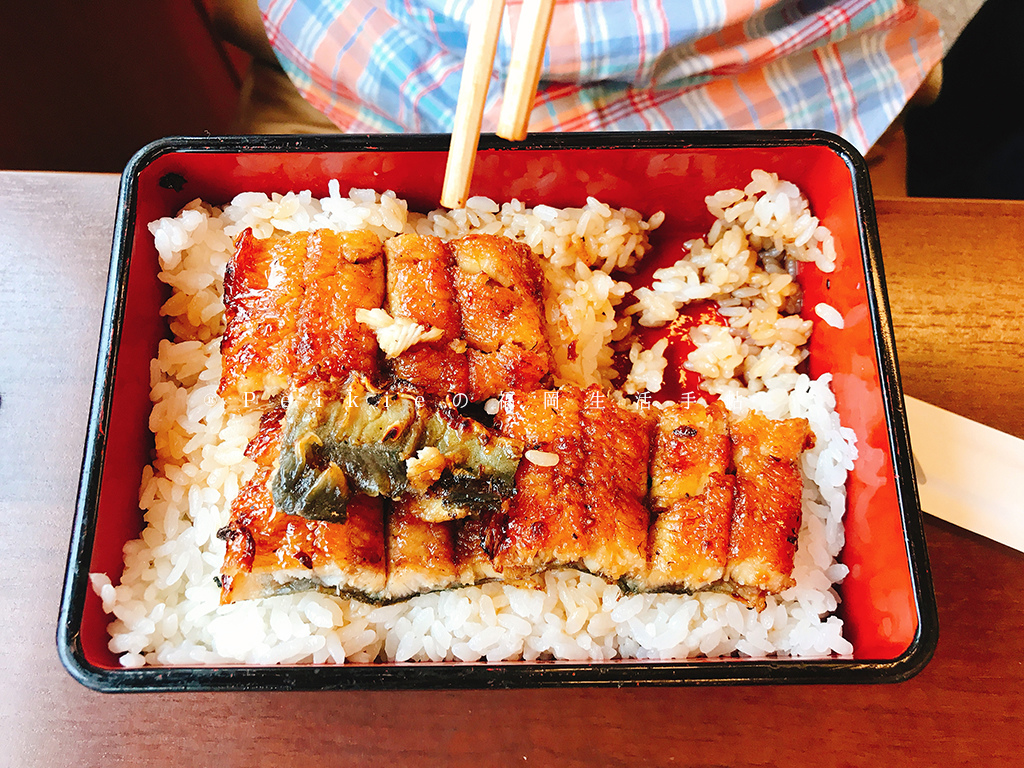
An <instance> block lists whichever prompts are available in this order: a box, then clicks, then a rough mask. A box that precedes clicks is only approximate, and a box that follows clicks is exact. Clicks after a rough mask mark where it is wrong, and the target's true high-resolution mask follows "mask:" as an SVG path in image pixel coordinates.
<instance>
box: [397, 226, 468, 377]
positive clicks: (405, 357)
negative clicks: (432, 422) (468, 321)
mask: <svg viewBox="0 0 1024 768" xmlns="http://www.w3.org/2000/svg"><path fill="white" fill-rule="evenodd" d="M384 253H385V256H386V259H387V287H388V292H387V299H388V311H389V312H390V313H391V315H392V317H408V318H410V319H411V320H414V321H415V322H416V323H418V324H419V325H421V326H423V327H434V328H438V329H440V330H441V333H442V336H441V338H440V339H437V340H435V341H429V342H422V343H420V344H416V345H415V346H413V347H412V348H410V349H408V350H406V351H405V352H403V353H402V354H400V355H398V357H396V358H395V359H394V360H392V361H391V371H392V374H393V375H394V376H395V377H396V378H398V379H402V380H405V381H408V382H409V383H410V384H412V385H413V386H414V387H416V388H418V389H419V390H421V391H422V392H425V393H427V394H432V395H455V394H459V393H466V394H467V395H468V394H469V361H468V359H467V357H466V354H465V346H466V345H465V342H463V341H462V316H461V312H460V310H459V303H458V300H457V298H456V296H455V286H454V283H453V278H452V269H453V268H454V266H453V260H452V253H451V250H450V249H449V248H448V247H447V246H446V245H445V244H444V242H442V241H441V239H440V238H437V237H421V236H419V235H399V236H397V237H392V238H390V239H388V240H386V241H385V243H384Z"/></svg>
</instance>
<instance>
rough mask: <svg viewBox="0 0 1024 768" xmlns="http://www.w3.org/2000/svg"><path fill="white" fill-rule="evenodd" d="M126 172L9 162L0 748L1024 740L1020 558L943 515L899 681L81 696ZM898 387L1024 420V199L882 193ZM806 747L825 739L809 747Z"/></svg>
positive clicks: (0, 485)
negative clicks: (96, 443)
mask: <svg viewBox="0 0 1024 768" xmlns="http://www.w3.org/2000/svg"><path fill="white" fill-rule="evenodd" d="M116 191H117V179H116V177H112V176H86V175H82V176H76V175H64V174H61V175H56V174H12V173H0V397H2V404H0V439H2V443H3V445H4V446H5V451H4V457H3V461H2V462H0V531H2V535H0V562H2V563H4V564H5V571H6V575H7V576H6V581H7V584H6V586H5V588H4V589H3V590H2V593H0V594H2V596H0V680H2V681H3V682H2V691H0V764H3V765H13V766H25V765H39V766H58V765H78V764H93V765H111V764H121V763H124V764H130V765H135V764H141V763H153V764H157V765H175V766H177V765H202V764H207V765H208V764H211V763H212V760H213V758H212V753H214V752H215V753H216V754H217V755H218V756H219V757H218V758H217V759H218V761H219V762H220V763H221V764H223V765H240V766H242V765H244V766H263V765H265V766H283V765H289V764H296V765H304V766H305V765H319V764H321V763H327V762H332V763H333V762H338V763H342V764H346V765H355V764H365V765H372V766H376V767H377V768H381V767H382V766H390V765H410V764H412V765H433V764H442V765H472V766H480V765H497V764H515V765H523V764H526V765H535V764H558V765H561V766H568V765H586V766H605V765H623V766H637V765H647V764H667V763H679V764H684V763H704V764H716V765H738V764H761V765H790V764H799V763H804V762H811V761H812V760H813V761H814V763H815V764H819V765H833V764H872V765H874V764H883V765H885V764H888V763H889V762H890V761H891V762H893V763H898V764H904V763H907V764H910V763H914V764H918V763H919V764H931V765H935V764H945V763H947V762H949V761H951V760H952V759H954V758H955V759H956V761H957V762H970V763H974V764H986V765H988V764H994V763H1005V762H1010V761H1015V760H1019V759H1020V758H1021V755H1022V754H1024V633H1022V631H1021V630H1022V629H1024V621H1022V619H1021V616H1022V613H1021V609H1020V595H1021V594H1022V592H1024V555H1022V554H1020V553H1018V552H1015V551H1012V550H1009V549H1007V548H1005V547H1003V546H1001V545H998V544H994V543H992V542H989V541H987V540H984V539H981V538H979V537H977V536H974V535H972V534H969V533H966V532H964V531H962V530H959V529H956V528H953V527H952V526H948V525H945V524H943V523H941V522H938V521H935V520H929V522H928V524H927V536H928V549H929V553H930V556H931V563H932V568H933V570H934V577H935V588H936V592H937V595H938V605H939V617H940V624H941V628H940V640H939V646H938V651H937V653H936V655H935V658H934V659H933V661H932V662H931V663H930V664H929V665H928V666H927V667H926V668H925V670H924V671H923V672H922V673H921V674H920V675H918V676H917V677H915V678H914V679H912V680H910V681H909V682H906V683H903V684H899V685H881V686H802V687H731V688H715V689H700V688H675V689H640V690H604V689H601V690H598V689H581V690H578V689H561V690H523V691H465V692H462V691H460V692H424V693H417V692H409V693H335V692H331V693H260V694H239V693H218V694H161V695H155V694H136V695H120V696H111V695H103V694H99V693H93V692H92V691H89V690H87V689H85V688H83V687H82V686H80V685H79V684H78V683H76V682H74V681H73V680H72V679H71V677H69V676H68V674H67V673H66V672H65V671H64V670H63V668H62V667H61V665H60V662H59V661H58V658H57V652H56V645H55V639H54V635H55V626H56V618H57V607H58V603H59V599H60V588H61V580H62V578H63V573H64V565H65V558H66V555H67V544H68V536H69V531H70V527H71V520H72V511H73V508H74V500H75V494H76V488H77V482H78V473H79V465H80V461H81V451H82V444H83V439H84V434H85V421H86V413H87V410H88V401H89V392H90V389H91V386H92V377H93V365H94V356H95V351H96V345H97V339H98V327H99V322H100V313H101V309H102V303H103V288H104V283H105V277H106V261H107V258H108V253H109V245H110V231H111V226H112V219H113V211H114V204H115V198H116ZM878 217H879V224H880V227H881V234H882V245H883V252H884V256H885V262H886V265H887V268H888V270H887V271H888V276H889V278H888V282H889V298H890V303H891V305H892V312H893V317H894V321H895V325H896V337H897V342H898V346H899V355H900V358H901V362H902V365H903V377H904V383H905V386H906V391H907V392H908V393H909V394H912V395H915V396H917V397H920V398H922V399H924V400H928V401H930V402H932V403H935V404H936V405H939V406H942V407H944V408H947V409H950V410H952V411H955V412H957V413H960V414H962V415H965V416H968V417H971V418H974V419H977V420H979V421H982V422H985V423H986V424H990V425H992V426H994V427H997V428H1000V429H1003V430H1005V431H1008V432H1011V433H1012V434H1015V435H1017V436H1018V437H1024V405H1022V402H1024V375H1022V369H1024V364H1022V363H1021V362H1020V357H1021V355H1020V352H1019V350H1020V339H1021V337H1022V332H1024V327H1022V321H1021V317H1022V313H1021V310H1020V297H1021V296H1022V295H1024V277H1022V270H1021V267H1022V266H1024V203H1001V202H978V201H967V202H965V201H948V200H895V199H892V200H880V201H879V203H878ZM812 756H814V757H812Z"/></svg>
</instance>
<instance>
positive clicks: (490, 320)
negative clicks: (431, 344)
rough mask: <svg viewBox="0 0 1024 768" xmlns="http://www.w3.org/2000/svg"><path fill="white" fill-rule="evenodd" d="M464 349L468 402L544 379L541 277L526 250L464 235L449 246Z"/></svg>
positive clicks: (546, 349)
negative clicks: (467, 376) (466, 357)
mask: <svg viewBox="0 0 1024 768" xmlns="http://www.w3.org/2000/svg"><path fill="white" fill-rule="evenodd" d="M448 245H449V247H450V248H451V251H452V255H453V257H454V262H455V264H454V266H455V269H454V270H453V272H452V273H453V275H454V284H455V295H456V297H457V298H458V301H459V307H460V310H461V313H462V332H463V338H464V339H465V342H466V344H467V345H468V351H467V355H468V361H469V390H470V391H469V397H470V400H473V401H479V400H486V399H487V398H490V397H495V396H496V395H499V394H501V393H502V392H506V391H511V390H532V389H537V388H539V387H541V386H544V385H545V384H546V383H547V382H548V381H549V379H550V371H551V348H550V345H549V344H548V340H547V336H546V335H545V333H544V304H543V299H542V286H543V278H542V275H541V270H540V265H539V263H538V262H537V259H536V257H535V256H534V255H533V252H532V251H531V250H530V248H529V247H528V246H527V245H525V244H523V243H518V242H516V241H514V240H511V239H509V238H507V237H496V236H493V235H467V236H466V237H462V238H459V239H458V240H453V241H451V242H450V243H449V244H448Z"/></svg>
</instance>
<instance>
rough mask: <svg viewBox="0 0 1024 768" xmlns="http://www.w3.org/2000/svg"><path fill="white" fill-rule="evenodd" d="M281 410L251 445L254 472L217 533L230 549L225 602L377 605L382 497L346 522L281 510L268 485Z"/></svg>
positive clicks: (362, 501) (381, 579) (357, 503)
mask: <svg viewBox="0 0 1024 768" xmlns="http://www.w3.org/2000/svg"><path fill="white" fill-rule="evenodd" d="M283 416H284V412H283V411H282V410H281V409H280V408H274V409H271V410H269V411H267V412H266V413H265V414H264V415H263V418H262V419H261V420H260V428H259V432H258V433H257V435H256V437H254V438H253V439H252V440H251V441H250V443H249V445H248V446H247V447H246V455H247V456H249V458H251V459H253V461H255V462H256V472H255V474H254V475H253V476H252V478H251V479H250V480H249V482H248V483H246V484H245V486H244V487H243V488H242V489H241V491H239V493H238V496H237V497H236V498H235V500H234V501H233V502H232V504H231V518H230V522H229V523H228V525H226V526H225V527H224V528H222V529H221V530H220V531H219V532H218V534H217V535H218V536H219V537H220V538H222V539H223V540H224V541H225V542H226V545H227V550H226V552H225V556H224V565H223V567H222V568H221V576H220V580H221V603H233V602H235V601H238V600H248V599H252V598H257V597H269V596H271V595H278V594H286V593H289V592H300V591H304V590H309V589H318V590H321V591H324V592H329V593H332V594H339V595H352V596H355V597H359V598H360V599H363V600H368V601H371V602H377V601H380V600H381V599H383V597H384V593H385V588H386V585H387V574H386V556H385V538H384V517H383V505H382V502H381V500H380V499H374V498H369V497H366V496H360V497H356V498H354V499H352V500H351V501H350V503H349V505H348V512H349V513H348V519H347V520H346V521H345V522H344V523H328V522H322V521H317V520H306V519H305V518H302V517H298V516H295V515H287V514H284V513H282V512H280V511H277V510H275V508H274V503H273V499H272V498H271V495H270V490H269V488H268V480H269V477H270V474H271V471H272V467H273V465H274V462H275V460H276V458H277V452H278V445H279V438H280V433H281V420H282V418H283Z"/></svg>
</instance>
